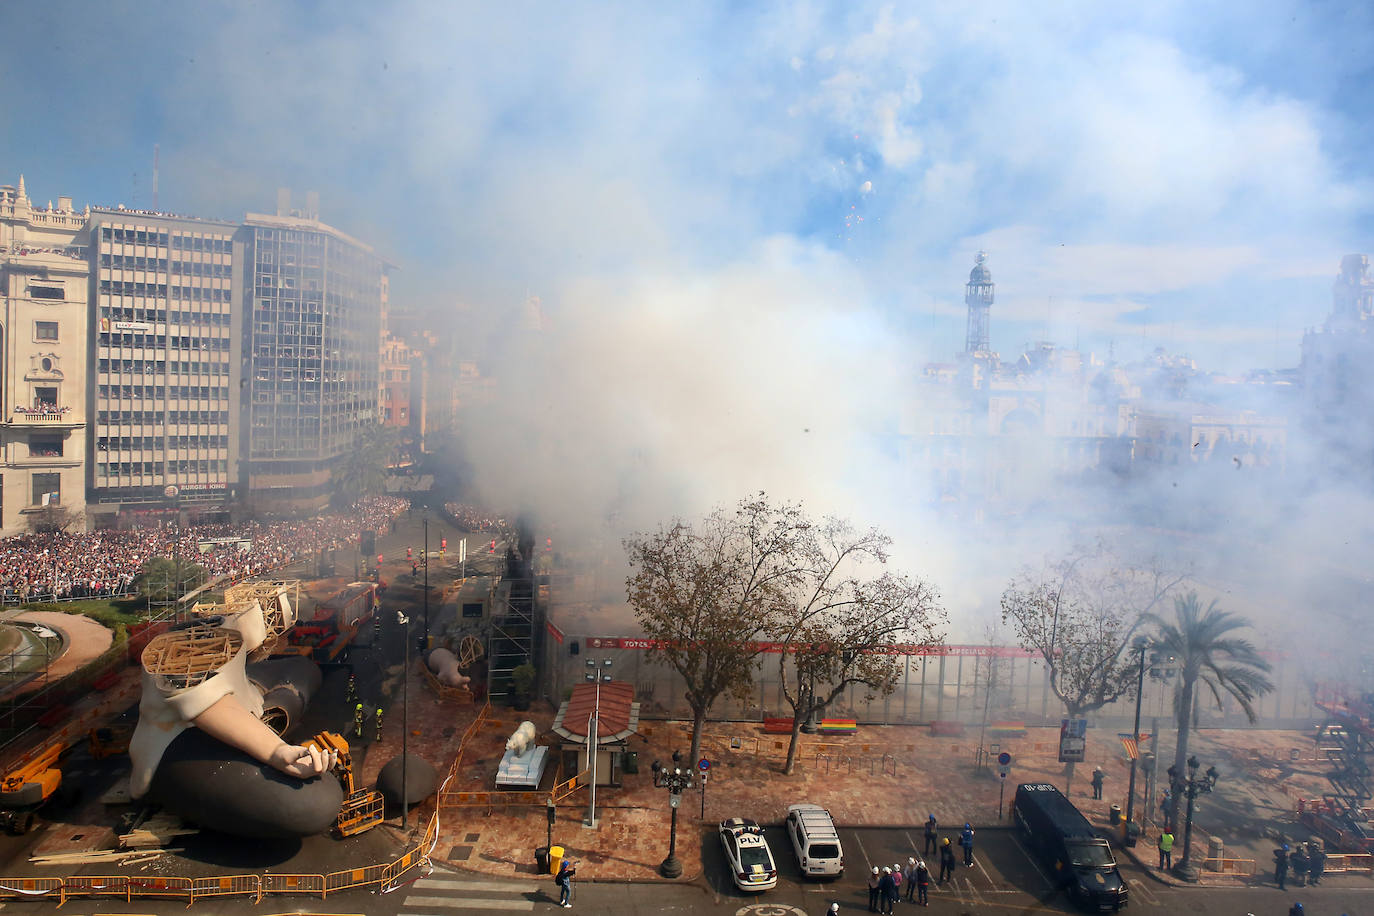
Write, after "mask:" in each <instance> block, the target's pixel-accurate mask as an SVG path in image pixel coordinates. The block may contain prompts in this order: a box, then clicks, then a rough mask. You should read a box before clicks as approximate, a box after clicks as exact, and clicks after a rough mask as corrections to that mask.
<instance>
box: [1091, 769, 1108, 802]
mask: <svg viewBox="0 0 1374 916" xmlns="http://www.w3.org/2000/svg"><path fill="white" fill-rule="evenodd" d="M1106 778H1107V774H1105V773H1103V772H1102V767H1097V768H1096V769H1094V770H1093V798H1095V799H1097V800H1098V801H1101V800H1102V781H1103V780H1104V779H1106Z"/></svg>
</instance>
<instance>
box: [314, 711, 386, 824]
mask: <svg viewBox="0 0 1374 916" xmlns="http://www.w3.org/2000/svg"><path fill="white" fill-rule="evenodd" d="M312 745H313V746H314V747H317V748H319V749H320V750H321V751H334V752H336V753H337V754H338V762H337V763H335V764H334V773H335V775H337V776H338V777H339V782H340V783H341V784H342V785H343V790H344V800H343V807H341V808H340V809H339V817H338V819H337V820H336V821H335V822H334V832H335V833H337V834H338V835H339V836H353V835H354V834H358V833H363V832H365V831H368V830H371V829H372V828H373V827H376V826H377V825H378V824H380V823H381V822H382V818H383V816H384V810H385V808H386V802H385V801H383V799H382V793H380V792H378V791H376V790H375V789H360V788H358V786H357V785H356V784H355V782H354V779H353V755H352V754H350V753H349V750H348V742H347V741H346V740H345V739H344V737H343V736H342V735H339V734H336V733H334V732H320V733H319V734H318V735H316V736H315V737H313V738H311V739H310V740H309V741H307V742H306V746H312Z"/></svg>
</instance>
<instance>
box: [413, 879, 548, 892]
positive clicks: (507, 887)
mask: <svg viewBox="0 0 1374 916" xmlns="http://www.w3.org/2000/svg"><path fill="white" fill-rule="evenodd" d="M411 887H413V888H416V889H423V890H430V889H432V890H455V891H461V890H470V891H516V892H524V891H532V890H534V885H533V884H531V883H530V882H528V881H482V880H465V879H463V878H433V877H431V878H421V879H420V880H418V881H416V882H415V883H414V884H412V885H411Z"/></svg>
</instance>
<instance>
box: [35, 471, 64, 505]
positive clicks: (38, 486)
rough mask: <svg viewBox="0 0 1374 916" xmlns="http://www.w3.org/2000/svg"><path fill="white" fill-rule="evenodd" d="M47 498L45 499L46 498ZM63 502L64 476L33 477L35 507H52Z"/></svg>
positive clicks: (42, 475)
mask: <svg viewBox="0 0 1374 916" xmlns="http://www.w3.org/2000/svg"><path fill="white" fill-rule="evenodd" d="M45 496H46V497H47V498H46V499H44V497H45ZM61 502H62V475H61V474H34V475H33V504H34V505H35V506H43V505H52V504H54V503H56V504H61Z"/></svg>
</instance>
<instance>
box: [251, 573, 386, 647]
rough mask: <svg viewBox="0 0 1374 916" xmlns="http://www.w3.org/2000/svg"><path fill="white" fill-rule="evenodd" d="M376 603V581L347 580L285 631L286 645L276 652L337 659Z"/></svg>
mask: <svg viewBox="0 0 1374 916" xmlns="http://www.w3.org/2000/svg"><path fill="white" fill-rule="evenodd" d="M376 607H377V584H376V583H375V582H350V583H349V584H348V585H345V586H344V587H343V588H342V589H340V590H339V591H338V592H336V593H335V594H333V595H331V596H330V597H328V598H326V599H325V600H324V601H321V602H320V603H319V604H318V605H316V606H315V615H314V617H313V618H312V619H310V620H302V621H300V622H298V623H297V624H296V625H295V626H294V627H292V628H291V629H290V630H287V631H286V645H285V646H282V647H280V648H278V649H277V650H276V653H275V654H277V655H301V656H305V657H307V658H313V659H314V660H315V661H317V662H334V661H338V660H339V657H340V656H341V655H342V654H343V652H344V650H346V649H347V648H348V647H349V646H350V645H351V644H352V643H353V640H354V639H356V638H357V635H358V631H359V630H360V629H361V628H362V627H363V626H364V625H366V624H368V623H370V622H371V620H372V615H373V614H374V613H376Z"/></svg>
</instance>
